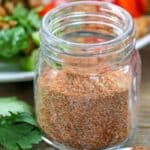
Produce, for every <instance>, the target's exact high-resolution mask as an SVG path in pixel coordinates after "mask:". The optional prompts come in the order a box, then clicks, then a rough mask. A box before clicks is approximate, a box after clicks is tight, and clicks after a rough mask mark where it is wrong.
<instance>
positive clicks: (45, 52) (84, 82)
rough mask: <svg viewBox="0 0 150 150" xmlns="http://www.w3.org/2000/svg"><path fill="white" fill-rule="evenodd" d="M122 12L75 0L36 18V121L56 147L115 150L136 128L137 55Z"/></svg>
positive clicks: (127, 19) (104, 4)
mask: <svg viewBox="0 0 150 150" xmlns="http://www.w3.org/2000/svg"><path fill="white" fill-rule="evenodd" d="M134 34H135V32H134V25H133V21H132V18H131V16H130V15H129V14H128V13H127V12H126V11H125V10H123V9H122V8H120V7H118V6H115V5H113V4H110V3H107V2H96V1H80V2H73V3H68V4H65V5H63V6H59V7H58V8H56V9H54V10H53V11H51V12H49V13H48V14H47V15H46V16H45V17H44V19H43V22H42V28H41V47H40V54H39V58H38V63H37V72H36V79H35V104H36V116H37V122H38V124H39V126H40V128H41V129H42V130H43V131H44V133H45V136H46V138H44V139H46V140H47V141H49V143H50V144H51V145H53V146H54V147H57V148H59V149H79V150H97V149H113V148H114V149H115V148H117V147H121V146H123V145H124V144H125V143H126V142H127V141H128V140H129V139H130V138H131V137H132V135H133V133H134V131H135V128H136V103H137V97H138V96H137V95H138V87H139V81H140V57H139V53H138V51H136V50H135V37H134Z"/></svg>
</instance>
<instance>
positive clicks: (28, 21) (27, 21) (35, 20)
mask: <svg viewBox="0 0 150 150" xmlns="http://www.w3.org/2000/svg"><path fill="white" fill-rule="evenodd" d="M12 16H13V19H15V20H16V21H17V22H18V24H19V25H21V26H22V27H24V29H25V30H26V31H27V32H28V33H30V34H31V33H32V32H33V31H35V30H38V29H39V28H40V25H41V19H40V17H39V16H38V15H37V14H36V13H35V12H34V11H29V10H28V9H26V8H25V7H24V6H23V5H22V4H18V5H17V6H16V8H15V9H14V11H13V15H12Z"/></svg>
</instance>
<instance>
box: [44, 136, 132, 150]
mask: <svg viewBox="0 0 150 150" xmlns="http://www.w3.org/2000/svg"><path fill="white" fill-rule="evenodd" d="M133 136H134V134H131V135H130V136H129V137H128V138H127V139H126V140H125V141H123V142H122V143H120V144H118V145H115V146H113V147H110V148H106V149H99V150H117V149H120V148H121V147H123V146H124V145H126V144H127V143H128V141H129V140H130V139H131V138H132V137H133ZM42 139H43V141H44V142H45V143H47V144H48V145H51V146H52V147H54V148H56V149H58V150H77V149H74V148H70V147H67V146H64V145H63V144H60V143H58V142H56V141H51V140H49V139H48V138H46V137H42Z"/></svg>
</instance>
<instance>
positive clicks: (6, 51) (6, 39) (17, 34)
mask: <svg viewBox="0 0 150 150" xmlns="http://www.w3.org/2000/svg"><path fill="white" fill-rule="evenodd" d="M27 47H28V36H27V34H26V32H25V30H24V28H22V27H14V28H12V29H9V30H1V31H0V57H4V58H10V57H13V56H15V55H16V54H18V53H19V52H20V51H21V50H22V49H25V48H27Z"/></svg>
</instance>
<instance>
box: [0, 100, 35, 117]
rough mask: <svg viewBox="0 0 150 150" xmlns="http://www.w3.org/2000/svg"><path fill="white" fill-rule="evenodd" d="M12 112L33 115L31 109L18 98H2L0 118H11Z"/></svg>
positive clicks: (0, 101)
mask: <svg viewBox="0 0 150 150" xmlns="http://www.w3.org/2000/svg"><path fill="white" fill-rule="evenodd" d="M11 112H12V113H14V114H17V113H19V112H27V113H29V114H32V113H31V107H30V106H29V105H28V104H27V103H25V102H23V101H20V100H18V99H17V98H16V97H2V98H0V116H10V115H11Z"/></svg>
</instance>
